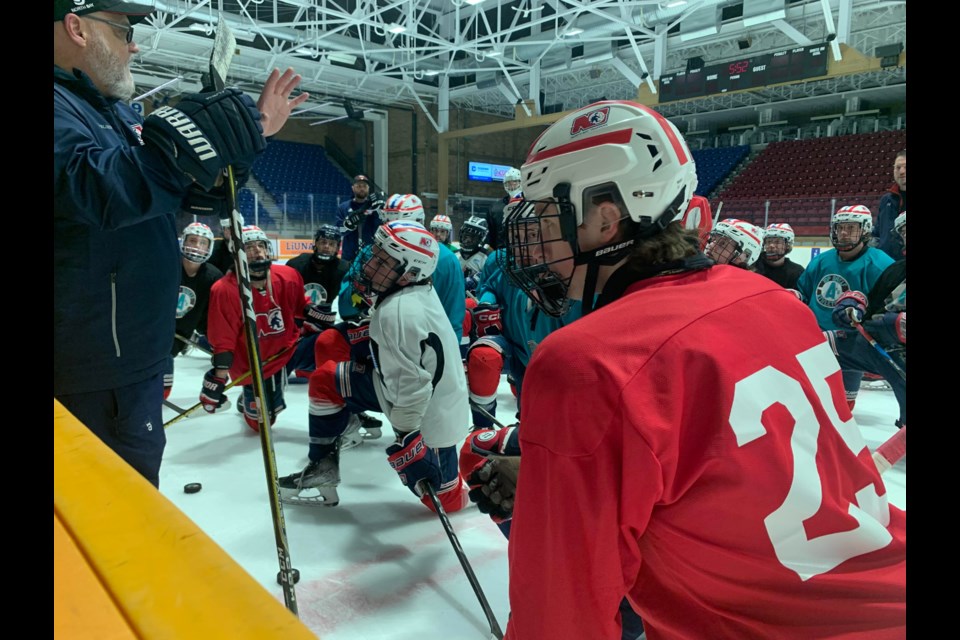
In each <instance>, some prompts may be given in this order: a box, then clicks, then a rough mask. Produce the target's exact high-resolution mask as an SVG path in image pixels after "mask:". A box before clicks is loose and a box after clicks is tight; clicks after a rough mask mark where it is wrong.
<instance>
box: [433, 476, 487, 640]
mask: <svg viewBox="0 0 960 640" xmlns="http://www.w3.org/2000/svg"><path fill="white" fill-rule="evenodd" d="M420 488H421V489H422V490H423V491H424V492H425V493H426V494H427V495H428V496H430V502H432V503H433V508H434V510H435V511H436V512H437V517H438V518H440V522H441V523H442V524H443V529H444V531H446V532H447V538H449V539H450V544H451V545H453V551H454V553H456V554H457V559H458V560H460V566H462V567H463V570H464V571H465V572H466V574H467V580H469V581H470V586H471V587H473V592H474V593H475V594H476V595H477V600H479V601H480V606H481V607H483V615H485V616H486V617H487V623H488V624H489V625H490V637H491V638H496V640H503V631H501V630H500V623H498V622H497V617H496V616H495V615H493V609H491V608H490V603H489V602H487V597H486V596H485V595H483V589H481V588H480V582H479V581H478V580H477V576H476V574H475V573H474V572H473V568H472V567H471V566H470V561H469V560H467V556H466V554H465V553H464V552H463V547H461V546H460V540H458V539H457V534H456V533H455V532H454V530H453V525H452V524H450V518H448V517H447V512H446V511H444V510H443V505H442V504H440V498H438V497H437V492H436V490H435V489H434V488H433V485H432V484H430V482H429V481H428V480H421V481H420Z"/></svg>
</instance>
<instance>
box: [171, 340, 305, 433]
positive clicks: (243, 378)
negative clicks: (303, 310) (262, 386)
mask: <svg viewBox="0 0 960 640" xmlns="http://www.w3.org/2000/svg"><path fill="white" fill-rule="evenodd" d="M298 342H300V340H299V339H298V340H297V342H294V343H293V344H292V345H290V346H289V347H287V348H286V349H284V350H283V351H280V352H278V353H275V354H273V355H272V356H270V357H269V358H267V359H266V360H265V361H264V363H263V364H270V363H271V362H273V361H274V360H276V359H277V358H280V357H282V356H283V355H284V354H285V353H287V352H288V351H290V350H291V349H295V348H296V346H297V343H298ZM249 377H250V371H246V372H244V373H243V374H241V375H239V376H237V379H236V380H231V381H230V382H229V383H227V385H226V386H225V387H224V388H223V390H224V391H228V390H229V389H232V388H233V387H235V386H237V385H238V384H242V383H243V382H246V380H247V378H249ZM202 406H203V403H202V402H198V403H197V404H195V405H193V406H191V407H189V408H187V409H184V410H183V411H182V412H181V413H180V415H178V416H177V417H175V418H171V419H170V420H168V421H167V422H164V423H163V428H164V429H166V428H167V427H169V426H170V425H172V424H173V423H174V422H178V421H179V420H182V419H183V418H189V417H190V416H191V415H193V414H194V413H196V412H197V410H198V409H200V407H202ZM172 408H173V407H171V409H172Z"/></svg>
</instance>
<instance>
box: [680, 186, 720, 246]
mask: <svg viewBox="0 0 960 640" xmlns="http://www.w3.org/2000/svg"><path fill="white" fill-rule="evenodd" d="M680 222H681V224H682V225H683V228H684V229H687V230H688V231H696V232H697V236H698V237H699V238H700V250H701V251H703V248H704V247H706V246H707V239H708V238H709V237H710V231H712V230H713V213H712V212H711V210H710V201H709V200H707V199H706V198H704V197H703V196H692V197H691V198H690V204H689V205H687V210H686V211H685V212H684V213H683V217H682V218H681V219H680Z"/></svg>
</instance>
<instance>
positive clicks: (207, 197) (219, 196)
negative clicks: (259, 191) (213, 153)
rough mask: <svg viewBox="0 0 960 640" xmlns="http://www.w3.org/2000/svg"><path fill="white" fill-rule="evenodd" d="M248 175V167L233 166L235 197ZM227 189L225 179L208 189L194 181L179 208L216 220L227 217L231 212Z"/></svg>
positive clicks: (228, 188)
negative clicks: (213, 217) (212, 217)
mask: <svg viewBox="0 0 960 640" xmlns="http://www.w3.org/2000/svg"><path fill="white" fill-rule="evenodd" d="M249 177H250V169H249V168H241V167H239V166H234V167H233V179H234V182H235V183H236V188H237V191H238V193H237V197H239V190H240V187H242V186H243V185H244V184H246V183H247V179H248V178H249ZM229 190H230V187H229V186H228V185H227V184H226V181H224V182H222V183H220V184H219V185H218V186H215V187H214V188H213V189H211V190H210V191H207V190H206V189H204V188H203V187H201V186H200V185H199V184H197V183H196V182H194V183H193V184H191V185H190V189H189V191H187V197H185V198H184V199H183V202H182V203H181V204H180V208H181V209H183V210H184V211H186V212H187V213H192V214H194V215H197V216H217V219H218V220H224V219H228V218H230V214H231V213H232V212H231V210H230V203H229Z"/></svg>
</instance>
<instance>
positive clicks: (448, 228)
mask: <svg viewBox="0 0 960 640" xmlns="http://www.w3.org/2000/svg"><path fill="white" fill-rule="evenodd" d="M430 233H432V234H433V237H434V238H436V239H437V242H439V243H440V244H442V245H446V247H447V248H448V249H449V248H451V245H452V243H453V222H452V221H451V220H450V216H445V215H443V214H442V213H438V214H437V215H435V216H433V220H431V221H430Z"/></svg>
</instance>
